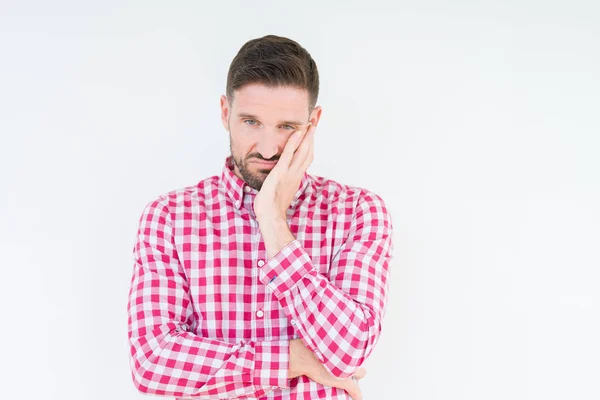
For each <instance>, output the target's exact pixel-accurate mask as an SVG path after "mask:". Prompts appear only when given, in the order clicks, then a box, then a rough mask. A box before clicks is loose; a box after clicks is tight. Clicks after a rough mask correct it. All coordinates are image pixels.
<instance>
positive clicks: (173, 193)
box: [143, 175, 221, 214]
mask: <svg viewBox="0 0 600 400" xmlns="http://www.w3.org/2000/svg"><path fill="white" fill-rule="evenodd" d="M219 190H221V188H220V186H219V177H218V176H217V175H214V176H211V177H208V178H205V179H202V180H201V181H199V182H198V183H196V184H193V185H187V186H182V187H179V188H175V189H171V190H168V191H165V192H163V193H160V194H158V195H157V196H155V197H154V198H152V199H151V200H149V201H147V202H146V204H145V206H144V211H143V213H144V214H147V213H150V212H153V213H156V212H164V213H169V214H171V213H177V212H180V211H182V210H183V209H186V208H189V207H191V206H192V205H198V204H203V203H204V202H205V201H206V199H210V198H213V197H215V196H216V195H217V193H218V191H219Z"/></svg>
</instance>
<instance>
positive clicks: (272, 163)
mask: <svg viewBox="0 0 600 400" xmlns="http://www.w3.org/2000/svg"><path fill="white" fill-rule="evenodd" d="M250 162H252V163H254V164H258V165H260V166H261V167H274V166H275V164H277V161H258V160H256V161H250Z"/></svg>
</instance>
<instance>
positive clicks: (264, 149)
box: [256, 132, 280, 160]
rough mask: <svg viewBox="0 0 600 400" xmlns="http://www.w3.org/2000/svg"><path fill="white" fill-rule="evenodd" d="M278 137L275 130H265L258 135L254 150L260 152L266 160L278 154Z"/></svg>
mask: <svg viewBox="0 0 600 400" xmlns="http://www.w3.org/2000/svg"><path fill="white" fill-rule="evenodd" d="M279 139H280V138H279V137H278V136H277V133H276V132H265V133H264V134H262V135H260V138H259V140H258V143H257V145H256V150H257V151H258V152H259V153H260V155H261V156H262V158H264V159H266V160H268V159H270V158H272V157H274V156H276V155H277V154H278V152H279Z"/></svg>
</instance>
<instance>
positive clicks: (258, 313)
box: [256, 310, 265, 318]
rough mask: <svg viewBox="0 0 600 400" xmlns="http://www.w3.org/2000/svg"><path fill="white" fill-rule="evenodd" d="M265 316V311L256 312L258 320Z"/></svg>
mask: <svg viewBox="0 0 600 400" xmlns="http://www.w3.org/2000/svg"><path fill="white" fill-rule="evenodd" d="M263 315H265V313H264V312H263V310H258V311H257V312H256V316H257V317H258V318H262V317H263Z"/></svg>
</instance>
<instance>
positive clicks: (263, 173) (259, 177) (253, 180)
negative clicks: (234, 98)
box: [227, 123, 270, 190]
mask: <svg viewBox="0 0 600 400" xmlns="http://www.w3.org/2000/svg"><path fill="white" fill-rule="evenodd" d="M227 125H228V127H229V123H228V124H227ZM229 151H230V152H231V157H232V158H233V163H234V165H235V166H236V167H237V169H238V171H240V175H242V178H243V179H244V181H246V183H247V184H248V186H250V187H251V188H253V189H256V190H260V189H261V188H262V185H263V182H264V181H265V178H266V177H267V175H269V172H270V170H268V169H259V170H258V172H257V173H253V172H252V171H250V169H248V162H247V160H244V159H242V158H241V157H239V158H238V157H236V155H235V154H234V152H233V141H232V140H231V127H229Z"/></svg>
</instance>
